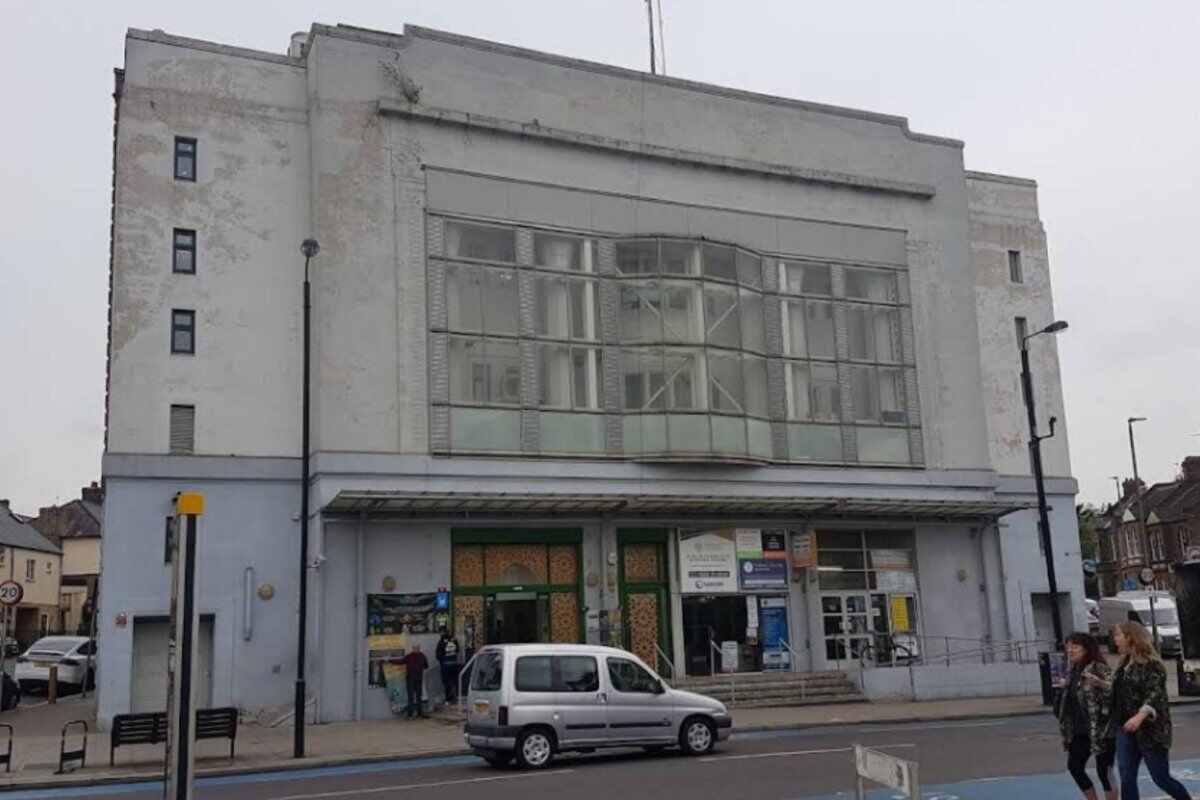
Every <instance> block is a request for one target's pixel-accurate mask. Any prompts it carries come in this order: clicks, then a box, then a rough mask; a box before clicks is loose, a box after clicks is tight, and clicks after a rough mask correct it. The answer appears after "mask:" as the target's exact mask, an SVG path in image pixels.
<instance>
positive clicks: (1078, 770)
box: [1058, 633, 1117, 800]
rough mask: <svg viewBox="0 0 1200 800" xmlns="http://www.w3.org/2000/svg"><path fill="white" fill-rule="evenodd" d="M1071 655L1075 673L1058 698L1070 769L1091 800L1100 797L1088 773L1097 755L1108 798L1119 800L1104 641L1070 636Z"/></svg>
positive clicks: (1081, 788) (1072, 671) (1105, 795)
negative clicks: (1101, 649)
mask: <svg viewBox="0 0 1200 800" xmlns="http://www.w3.org/2000/svg"><path fill="white" fill-rule="evenodd" d="M1067 658H1068V660H1069V661H1070V662H1071V673H1070V676H1069V677H1068V678H1067V683H1066V685H1065V686H1063V687H1062V689H1063V691H1062V694H1061V695H1059V699H1058V726H1059V729H1060V730H1061V731H1062V737H1063V748H1064V749H1066V751H1067V771H1068V772H1070V773H1071V777H1072V778H1074V779H1075V785H1076V786H1078V787H1079V791H1081V792H1083V796H1084V797H1086V798H1087V800H1098V798H1097V797H1096V787H1095V786H1094V785H1093V784H1092V779H1091V778H1089V777H1088V774H1087V762H1088V759H1090V758H1091V757H1092V756H1093V755H1094V756H1095V757H1096V774H1097V775H1099V776H1100V785H1101V786H1102V787H1103V788H1104V797H1105V800H1117V792H1116V789H1114V788H1113V784H1112V766H1113V760H1114V759H1115V758H1116V746H1115V744H1114V742H1113V735H1112V732H1111V731H1110V730H1109V714H1110V712H1111V709H1112V693H1111V691H1110V689H1109V688H1108V687H1109V685H1110V682H1109V678H1110V675H1111V672H1110V670H1109V668H1108V664H1106V663H1105V661H1104V656H1102V655H1101V653H1100V643H1099V642H1097V641H1096V639H1095V637H1092V636H1089V635H1088V634H1086V633H1074V634H1071V635H1070V636H1068V637H1067Z"/></svg>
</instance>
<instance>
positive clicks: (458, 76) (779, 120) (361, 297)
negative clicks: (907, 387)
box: [308, 29, 989, 468]
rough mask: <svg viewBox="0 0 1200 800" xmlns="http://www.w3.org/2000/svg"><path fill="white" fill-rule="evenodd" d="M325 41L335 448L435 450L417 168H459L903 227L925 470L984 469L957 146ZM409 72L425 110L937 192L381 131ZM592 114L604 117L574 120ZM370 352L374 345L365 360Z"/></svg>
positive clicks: (894, 129)
mask: <svg viewBox="0 0 1200 800" xmlns="http://www.w3.org/2000/svg"><path fill="white" fill-rule="evenodd" d="M315 33H316V35H315V38H314V39H313V44H312V49H311V52H310V55H309V57H308V73H309V82H310V92H312V93H314V94H315V95H317V96H319V97H320V98H321V100H320V102H319V103H316V104H314V108H313V114H312V136H313V142H314V145H313V148H314V149H313V163H314V173H313V181H314V183H313V192H312V194H313V197H314V198H315V203H316V206H315V209H314V219H315V225H316V228H317V232H318V235H319V237H320V238H321V240H322V243H323V246H325V243H326V242H328V248H327V250H326V252H324V253H323V255H322V258H325V256H326V255H328V263H330V264H336V265H337V269H329V270H325V271H322V272H321V274H320V276H319V277H318V278H317V283H318V297H317V301H316V303H317V305H318V307H321V308H323V309H324V311H323V312H322V313H323V314H324V315H325V316H326V320H325V321H324V322H320V323H319V327H320V330H319V333H318V336H317V339H318V347H319V349H320V352H321V356H320V367H319V380H318V385H319V387H320V389H319V391H320V394H321V398H320V400H318V412H319V416H320V423H319V427H320V433H319V435H318V445H319V447H320V448H321V449H341V450H362V451H371V452H380V451H385V452H386V451H389V450H390V451H399V452H427V451H428V440H427V426H428V392H427V385H426V383H427V378H426V371H425V355H424V340H425V335H426V330H427V325H426V324H425V308H424V303H425V297H426V287H425V277H424V271H425V265H424V246H423V242H422V236H423V226H422V225H420V224H419V223H420V214H421V212H422V211H423V208H424V202H425V195H424V188H423V187H424V181H425V179H424V177H423V175H422V169H423V168H425V167H447V166H453V167H454V168H456V169H460V170H465V171H472V172H478V173H481V174H489V175H497V174H499V175H500V176H502V177H503V176H509V177H520V178H522V179H525V180H530V181H541V182H545V183H548V184H551V185H555V186H564V187H576V188H584V189H589V190H593V191H598V192H611V193H615V194H620V195H625V196H630V197H638V198H641V199H643V200H646V199H660V200H665V201H674V202H684V203H692V204H697V205H708V206H713V207H714V208H716V209H720V208H732V209H739V210H746V211H752V212H758V213H764V214H776V215H785V216H793V217H804V218H808V219H815V220H831V221H837V222H844V223H850V224H859V225H868V226H882V227H889V228H894V229H900V230H905V231H907V232H908V234H907V250H908V252H907V259H908V262H909V264H910V268H911V270H912V274H913V276H914V278H913V315H914V318H915V319H916V325H917V329H918V346H917V348H916V349H917V356H918V358H917V361H918V369H919V373H920V382H921V408H922V412H923V416H924V418H925V420H926V422H927V425H930V426H931V427H928V428H927V429H926V433H925V448H926V454H925V455H926V461H927V463H928V464H930V465H933V466H945V467H974V468H979V467H983V466H986V465H988V463H989V458H988V453H987V443H986V425H985V422H984V420H983V416H982V403H981V402H980V398H979V385H980V378H979V376H980V366H979V353H978V346H977V337H976V335H975V332H976V330H977V326H976V319H975V302H974V282H973V278H972V276H971V274H970V269H969V253H968V245H967V224H966V194H965V182H964V179H963V170H962V153H961V150H960V148H959V147H957V146H956V145H953V144H946V143H944V142H939V143H934V142H930V141H928V140H922V139H917V138H915V137H912V136H909V135H908V134H907V133H906V132H905V131H904V130H903V129H902V127H901V125H899V124H897V123H896V121H895V120H892V121H882V120H881V119H876V118H869V115H859V116H854V115H845V114H842V115H839V114H829V113H823V112H819V111H816V110H814V109H812V108H800V107H798V106H796V105H788V104H786V103H766V102H750V101H748V100H746V99H745V98H737V97H733V96H724V95H722V94H720V93H697V92H696V91H694V90H693V89H691V88H689V87H686V86H677V85H673V84H672V85H659V84H657V83H655V82H653V81H643V80H641V79H640V78H635V77H633V76H627V75H613V74H602V73H600V72H597V71H596V70H594V69H591V68H588V67H569V68H564V66H563V65H561V64H550V63H547V62H545V61H542V60H537V59H532V58H526V57H515V56H514V55H512V54H511V53H509V52H502V51H500V50H495V49H488V48H480V47H464V46H460V45H458V44H455V43H448V42H445V41H435V40H433V39H430V38H428V37H424V38H423V37H421V36H414V37H403V38H402V37H384V36H376V35H372V34H365V33H362V34H354V37H353V38H351V34H349V33H346V32H341V33H338V34H336V35H333V34H330V33H328V32H327V31H325V30H324V29H318V30H317V31H316V32H315ZM396 64H398V65H399V66H398V69H400V70H401V71H402V72H403V73H404V74H405V75H406V77H407V79H408V80H410V81H412V82H414V83H415V84H416V85H418V86H420V87H421V93H420V105H421V107H422V108H423V109H430V108H448V109H451V110H456V111H466V112H472V113H491V114H496V115H499V116H502V117H505V118H506V119H511V120H515V121H518V122H521V123H523V124H531V125H546V126H551V125H553V126H559V127H565V128H568V129H578V128H579V127H580V126H581V125H585V126H586V128H587V130H588V131H589V132H592V133H601V134H603V135H606V136H608V135H611V136H613V137H614V138H621V137H628V138H627V139H625V140H627V141H634V142H637V141H646V142H650V143H653V144H655V145H656V146H665V147H676V148H685V149H693V150H696V151H703V152H707V153H712V154H718V155H723V156H729V157H735V156H736V157H739V158H755V157H756V158H759V159H762V160H763V161H767V160H775V161H777V162H779V163H786V164H794V165H799V166H802V167H804V168H806V169H825V170H842V171H846V170H849V169H850V168H851V167H853V169H854V170H856V171H858V172H860V173H863V174H864V175H866V176H868V177H871V178H872V179H883V178H886V179H888V180H902V181H910V182H919V183H922V184H926V185H929V186H932V187H934V189H935V190H936V195H935V196H934V197H933V198H932V199H928V200H924V199H917V198H912V197H905V196H898V195H895V194H885V193H880V192H874V191H867V190H861V189H846V188H836V187H832V186H824V185H816V184H809V183H798V182H789V181H786V180H779V179H774V178H766V177H764V176H756V175H750V174H740V173H735V172H727V171H721V170H716V169H712V168H709V167H698V166H697V165H695V164H694V163H686V162H679V163H670V162H666V161H661V160H656V161H647V160H644V159H640V158H637V157H634V156H629V155H624V154H619V155H618V154H612V153H610V152H605V151H601V150H588V149H581V148H578V147H573V146H563V145H555V144H550V143H547V142H543V141H534V140H524V139H518V138H517V137H512V136H507V135H498V134H493V133H488V132H486V131H482V130H471V131H464V130H463V129H462V128H461V127H459V126H457V125H443V126H434V125H430V124H427V123H424V122H419V121H413V120H407V119H386V120H381V119H380V118H379V116H378V113H377V112H378V108H379V105H378V104H379V101H380V100H381V98H382V99H387V100H389V101H393V102H395V101H396V100H398V99H400V98H402V95H401V90H400V88H399V86H398V85H397V84H396V83H395V82H393V81H391V79H389V77H388V75H389V72H390V71H391V67H389V66H387V65H396ZM518 88H519V89H520V90H519V91H518ZM592 107H596V108H600V107H604V108H606V109H608V110H607V111H606V112H605V114H589V113H583V114H581V113H579V110H580V109H581V108H592ZM750 121H752V122H753V124H750ZM743 127H744V128H745V130H742V128H743ZM801 132H803V135H802V134H801ZM384 153H386V158H385V157H384V156H383V154H384ZM712 217H713V218H712V221H711V224H709V225H708V226H707V228H706V229H707V230H709V231H710V232H712V235H714V236H721V235H722V233H723V232H724V230H723V228H722V227H721V226H722V223H721V220H720V214H719V213H714V214H713V215H712ZM739 238H740V237H739ZM318 318H320V317H318ZM966 332H970V335H967V336H964V335H963V334H964V333H966ZM364 340H370V341H373V342H376V343H377V346H376V347H373V348H370V349H367V348H362V347H361V342H362V341H364ZM321 409H328V411H323V410H321Z"/></svg>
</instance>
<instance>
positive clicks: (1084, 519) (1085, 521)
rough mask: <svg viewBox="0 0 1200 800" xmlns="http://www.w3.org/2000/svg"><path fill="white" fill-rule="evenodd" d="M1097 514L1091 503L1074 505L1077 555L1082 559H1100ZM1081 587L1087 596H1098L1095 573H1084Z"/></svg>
mask: <svg viewBox="0 0 1200 800" xmlns="http://www.w3.org/2000/svg"><path fill="white" fill-rule="evenodd" d="M1099 516H1100V509H1098V508H1096V506H1094V505H1092V504H1091V503H1080V504H1079V505H1077V506H1075V519H1076V521H1077V523H1078V525H1079V555H1080V557H1081V558H1082V559H1083V560H1084V561H1092V562H1096V561H1099V560H1100V535H1099V533H1098V532H1097V530H1096V520H1097V517H1099ZM1083 588H1084V592H1085V593H1086V594H1087V596H1088V597H1099V596H1100V585H1099V582H1098V580H1097V578H1096V576H1095V575H1088V574H1087V573H1084V576H1083Z"/></svg>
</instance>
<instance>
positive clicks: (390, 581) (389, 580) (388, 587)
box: [383, 575, 396, 593]
mask: <svg viewBox="0 0 1200 800" xmlns="http://www.w3.org/2000/svg"><path fill="white" fill-rule="evenodd" d="M383 590H384V591H385V592H389V593H390V592H394V591H396V579H395V578H393V577H392V576H391V575H388V576H387V577H385V578H384V579H383Z"/></svg>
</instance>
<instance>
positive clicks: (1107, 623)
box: [1100, 591, 1179, 656]
mask: <svg viewBox="0 0 1200 800" xmlns="http://www.w3.org/2000/svg"><path fill="white" fill-rule="evenodd" d="M1151 595H1153V597H1154V624H1156V625H1157V626H1158V648H1159V651H1160V652H1161V653H1162V654H1163V655H1165V656H1174V655H1178V654H1179V613H1178V611H1177V610H1176V608H1175V599H1174V598H1173V597H1171V595H1170V593H1168V592H1149V591H1145V592H1118V593H1117V596H1116V597H1102V598H1100V632H1101V634H1102V635H1103V636H1104V638H1105V639H1106V640H1107V641H1108V643H1109V649H1112V648H1113V647H1114V645H1113V643H1112V629H1113V626H1114V625H1116V624H1117V623H1118V622H1130V621H1132V622H1140V623H1142V624H1143V625H1145V626H1146V629H1147V630H1151V629H1152V624H1151V619H1150V598H1151ZM1113 652H1116V651H1115V650H1114V651H1113Z"/></svg>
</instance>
